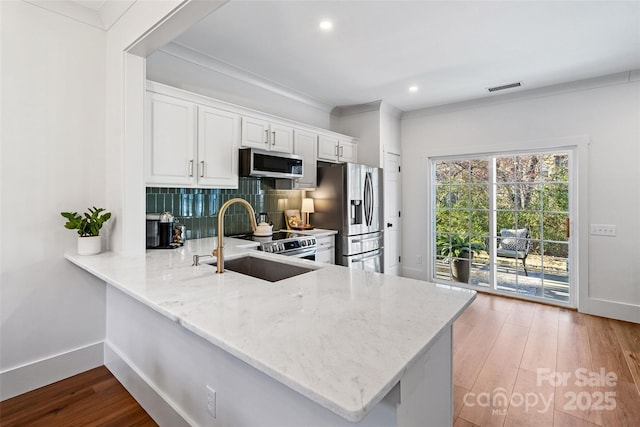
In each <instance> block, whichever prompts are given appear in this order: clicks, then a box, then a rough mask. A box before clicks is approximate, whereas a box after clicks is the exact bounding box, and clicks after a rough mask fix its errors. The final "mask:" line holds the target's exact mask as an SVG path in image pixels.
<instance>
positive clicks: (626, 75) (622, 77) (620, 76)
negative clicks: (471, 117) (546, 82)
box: [401, 70, 640, 120]
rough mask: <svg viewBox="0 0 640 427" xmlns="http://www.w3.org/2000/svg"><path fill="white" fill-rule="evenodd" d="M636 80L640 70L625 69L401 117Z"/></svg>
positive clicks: (523, 99) (415, 116)
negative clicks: (619, 71)
mask: <svg viewBox="0 0 640 427" xmlns="http://www.w3.org/2000/svg"><path fill="white" fill-rule="evenodd" d="M636 81H640V70H632V71H624V72H621V73H615V74H607V75H604V76H599V77H593V78H590V79H584V80H576V81H572V82H567V83H560V84H557V85H551V86H546V87H541V88H536V89H529V90H523V91H520V92H517V93H509V94H503V95H496V96H490V97H485V98H478V99H472V100H469V101H462V102H456V103H452V104H445V105H439V106H435V107H428V108H421V109H419V110H412V111H408V112H405V113H403V114H402V117H401V119H402V120H405V119H414V118H419V117H424V116H430V115H434V114H441V113H451V112H455V111H461V110H469V109H473V108H483V107H489V106H492V105H499V104H506V103H509V102H518V101H525V100H529V99H535V98H544V97H547V96H554V95H560V94H563V93H570V92H579V91H583V90H589V89H596V88H600V87H606V86H616V85H621V84H628V83H633V82H636Z"/></svg>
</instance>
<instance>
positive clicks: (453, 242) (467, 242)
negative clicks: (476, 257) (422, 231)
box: [436, 233, 485, 258]
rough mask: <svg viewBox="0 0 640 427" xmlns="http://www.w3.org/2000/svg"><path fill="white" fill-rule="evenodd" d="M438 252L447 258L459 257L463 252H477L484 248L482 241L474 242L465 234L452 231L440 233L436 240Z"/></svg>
mask: <svg viewBox="0 0 640 427" xmlns="http://www.w3.org/2000/svg"><path fill="white" fill-rule="evenodd" d="M436 249H437V251H438V253H439V254H440V255H442V256H444V257H447V258H460V256H461V255H462V254H463V253H464V252H473V253H475V254H478V252H480V251H482V250H485V246H484V244H482V243H476V242H474V241H473V239H472V238H471V236H469V235H467V234H460V233H452V234H442V235H440V236H438V239H437V240H436Z"/></svg>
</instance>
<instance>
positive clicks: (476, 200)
mask: <svg viewBox="0 0 640 427" xmlns="http://www.w3.org/2000/svg"><path fill="white" fill-rule="evenodd" d="M469 198H470V207H471V208H473V209H489V186H488V185H470V186H469Z"/></svg>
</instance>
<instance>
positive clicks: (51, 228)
mask: <svg viewBox="0 0 640 427" xmlns="http://www.w3.org/2000/svg"><path fill="white" fill-rule="evenodd" d="M0 11H1V15H2V16H1V25H0V28H1V32H2V33H1V36H2V41H1V58H2V83H1V88H2V97H1V102H2V117H1V128H2V131H1V132H2V140H1V153H2V169H1V177H2V178H1V189H2V190H1V191H2V193H1V198H2V202H1V222H0V230H1V235H2V239H1V240H2V242H1V254H0V260H1V284H0V300H1V306H0V307H1V310H0V311H1V326H0V328H1V331H0V371H1V372H2V380H5V379H7V378H9V377H7V376H5V374H8V373H9V372H11V371H15V369H16V368H19V367H21V366H22V365H25V364H31V363H33V362H37V361H42V360H43V359H47V358H50V357H53V356H56V355H59V354H62V353H67V352H69V351H73V350H76V349H78V348H83V347H85V346H91V344H94V343H96V342H100V341H102V340H103V339H104V334H105V288H104V285H103V284H102V283H100V282H99V281H98V280H97V279H95V278H94V277H92V276H91V275H88V274H86V273H85V272H83V271H81V270H79V269H78V268H76V267H74V266H73V265H71V264H70V263H69V262H67V261H66V260H65V259H64V258H63V254H64V252H65V250H74V249H75V244H76V236H77V234H75V232H74V231H70V230H66V229H65V228H64V227H63V225H64V219H63V218H62V217H61V216H60V212H61V211H67V210H72V211H84V210H86V208H87V207H90V206H94V205H95V206H103V207H107V208H108V206H105V163H104V156H105V154H104V152H105V142H104V141H105V138H104V130H105V128H104V114H105V109H104V91H105V86H104V81H105V71H104V70H105V62H104V53H105V35H104V32H103V31H101V30H98V29H96V28H93V27H90V26H88V25H86V24H83V23H79V22H77V21H74V20H72V19H69V18H66V17H63V16H61V15H57V14H53V13H51V12H48V11H45V10H44V9H41V8H39V7H36V6H34V5H32V4H29V3H25V2H21V1H11V2H6V1H3V2H0ZM76 369H78V370H79V371H82V370H85V369H87V367H86V366H82V365H79V366H77V367H76ZM51 374H53V375H54V377H55V374H56V373H55V372H53V373H51ZM57 374H58V375H61V377H60V378H62V377H64V376H68V375H69V372H64V371H62V370H61V371H60V372H58V373H57ZM45 376H46V375H45ZM54 377H50V378H44V376H43V377H42V380H43V381H44V383H47V382H50V380H53V379H60V378H54ZM10 382H11V381H9V380H7V381H3V387H2V395H1V396H0V398H2V399H4V398H6V397H8V395H7V394H12V393H15V392H19V391H20V390H19V386H20V384H17V386H18V388H14V387H13V386H14V385H16V384H10ZM25 384H26V382H25ZM22 391H24V390H22Z"/></svg>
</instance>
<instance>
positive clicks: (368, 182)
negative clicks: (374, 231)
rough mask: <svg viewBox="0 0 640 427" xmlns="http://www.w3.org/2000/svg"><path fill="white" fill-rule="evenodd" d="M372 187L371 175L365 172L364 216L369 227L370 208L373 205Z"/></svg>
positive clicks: (370, 221) (370, 220)
mask: <svg viewBox="0 0 640 427" xmlns="http://www.w3.org/2000/svg"><path fill="white" fill-rule="evenodd" d="M372 198H373V187H372V185H371V173H370V172H367V173H366V174H365V177H364V215H365V220H366V223H367V226H368V227H369V226H371V223H372V222H373V221H372V218H371V213H372V211H371V208H372V205H373V203H372V202H373V201H372V200H371V199H372Z"/></svg>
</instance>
